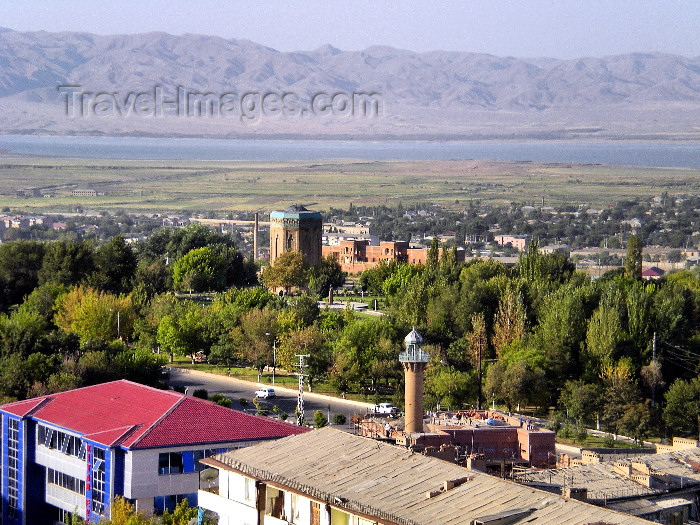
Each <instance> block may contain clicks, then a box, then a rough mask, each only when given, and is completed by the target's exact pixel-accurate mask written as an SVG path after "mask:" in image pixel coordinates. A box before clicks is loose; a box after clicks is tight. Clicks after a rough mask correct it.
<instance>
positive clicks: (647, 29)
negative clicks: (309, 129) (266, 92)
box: [0, 0, 700, 58]
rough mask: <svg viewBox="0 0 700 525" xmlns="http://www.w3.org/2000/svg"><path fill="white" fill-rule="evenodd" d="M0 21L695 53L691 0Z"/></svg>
mask: <svg viewBox="0 0 700 525" xmlns="http://www.w3.org/2000/svg"><path fill="white" fill-rule="evenodd" d="M0 26H2V27H8V28H10V29H15V30H21V31H27V30H40V29H44V30H47V31H88V32H93V33H99V34H118V33H141V32H147V31H165V32H168V33H173V34H182V33H200V34H209V35H219V36H222V37H225V38H245V39H249V40H253V41H255V42H258V43H261V44H264V45H267V46H270V47H273V48H275V49H279V50H282V51H292V50H309V49H314V48H316V47H319V46H321V45H323V44H331V45H333V46H335V47H338V48H340V49H343V50H358V49H364V48H366V47H369V46H371V45H390V46H394V47H398V48H403V49H411V50H414V51H428V50H434V49H445V50H458V51H474V52H483V53H491V54H494V55H502V56H504V55H510V56H516V57H534V56H549V57H556V58H574V57H581V56H603V55H611V54H620V53H629V52H632V51H642V52H647V51H661V52H666V53H674V54H679V55H685V56H698V55H700V0H620V1H616V0H605V1H599V0H530V1H527V0H517V1H516V0H511V1H507V0H483V1H469V0H465V1H461V2H460V1H439V0H435V1H425V2H416V1H410V0H406V1H400V0H394V1H389V0H378V1H357V0H345V1H343V2H334V1H332V0H303V1H302V0H286V1H283V0H268V1H264V0H238V1H228V2H226V1H223V0H221V1H217V0H194V1H193V0H186V1H184V0H143V1H128V0H127V1H125V2H119V1H112V0H63V1H57V0H14V1H11V0H0Z"/></svg>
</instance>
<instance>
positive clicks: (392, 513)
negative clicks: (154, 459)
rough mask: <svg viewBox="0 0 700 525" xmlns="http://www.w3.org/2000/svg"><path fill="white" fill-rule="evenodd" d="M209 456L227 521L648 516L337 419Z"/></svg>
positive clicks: (211, 496) (561, 524) (456, 523)
mask: <svg viewBox="0 0 700 525" xmlns="http://www.w3.org/2000/svg"><path fill="white" fill-rule="evenodd" d="M202 463H203V464H205V465H207V466H208V467H209V468H208V469H207V470H206V471H204V472H205V473H206V476H203V482H202V483H203V488H202V489H200V492H199V505H200V507H202V508H203V509H206V510H207V511H208V512H210V513H213V514H216V515H217V516H218V520H219V521H218V523H219V525H234V524H235V525H255V524H263V523H264V524H267V525H269V524H275V525H284V524H291V523H293V524H295V525H320V524H322V523H323V524H330V525H377V524H382V525H436V524H445V523H449V524H450V525H484V524H489V525H497V524H498V525H520V524H525V523H534V524H551V525H581V524H584V523H588V524H593V523H606V524H610V525H623V524H624V525H644V524H647V525H648V522H647V521H645V520H641V519H639V518H635V517H633V516H628V515H625V514H621V513H618V512H614V511H612V510H610V509H605V508H600V507H596V506H594V505H590V504H587V503H583V502H580V501H576V500H575V499H571V498H566V497H563V496H561V495H555V494H552V493H548V492H545V491H540V490H537V489H533V488H531V487H523V486H521V485H518V484H517V483H513V482H511V481H506V480H503V479H500V478H498V477H496V476H490V475H488V474H484V473H481V472H477V471H470V470H468V469H465V468H463V467H460V466H458V465H454V464H451V463H447V462H445V461H442V460H441V459H437V458H433V457H428V456H424V455H421V454H415V453H414V452H413V451H411V450H408V449H406V448H402V447H397V446H394V445H389V444H385V443H381V442H378V441H374V440H371V439H367V438H364V437H361V436H354V435H351V434H348V433H346V432H342V431H340V430H337V429H333V428H328V427H326V428H322V429H320V430H314V431H313V432H309V433H307V434H303V435H299V436H292V437H289V438H285V439H281V440H279V441H276V442H274V444H270V443H262V444H260V445H256V446H254V447H249V448H246V449H241V450H235V451H232V452H227V453H225V454H218V455H215V456H213V457H210V458H206V459H204V460H202Z"/></svg>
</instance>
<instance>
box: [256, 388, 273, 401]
mask: <svg viewBox="0 0 700 525" xmlns="http://www.w3.org/2000/svg"><path fill="white" fill-rule="evenodd" d="M255 397H259V398H260V399H271V398H273V397H277V394H275V389H274V388H269V387H266V386H264V387H262V388H261V389H260V390H256V391H255Z"/></svg>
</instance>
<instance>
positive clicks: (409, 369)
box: [399, 328, 430, 434]
mask: <svg viewBox="0 0 700 525" xmlns="http://www.w3.org/2000/svg"><path fill="white" fill-rule="evenodd" d="M403 342H404V343H406V351H405V352H401V353H400V354H399V361H401V364H402V365H403V370H404V373H405V374H406V381H405V383H406V385H405V386H406V397H405V405H406V407H405V412H406V416H405V418H404V431H405V432H406V433H407V434H411V433H413V432H423V372H424V370H425V367H426V365H427V364H428V361H429V360H430V356H429V355H428V353H427V352H423V337H422V336H421V335H420V334H419V333H418V332H416V329H415V328H414V329H413V330H411V331H410V333H409V334H408V335H407V336H406V338H405V339H404V340H403Z"/></svg>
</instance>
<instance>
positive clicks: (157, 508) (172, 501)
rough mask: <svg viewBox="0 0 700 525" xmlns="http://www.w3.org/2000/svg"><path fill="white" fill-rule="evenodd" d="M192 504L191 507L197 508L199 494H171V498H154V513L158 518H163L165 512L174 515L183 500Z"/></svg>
mask: <svg viewBox="0 0 700 525" xmlns="http://www.w3.org/2000/svg"><path fill="white" fill-rule="evenodd" d="M185 499H186V500H187V501H188V503H190V502H191V505H190V506H196V501H197V494H171V495H169V496H156V497H155V498H153V507H154V512H155V514H156V515H157V516H161V515H162V514H163V513H164V512H165V510H166V509H167V510H168V512H170V513H172V512H174V511H175V507H177V506H178V505H179V504H180V503H181V502H182V501H183V500H185Z"/></svg>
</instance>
